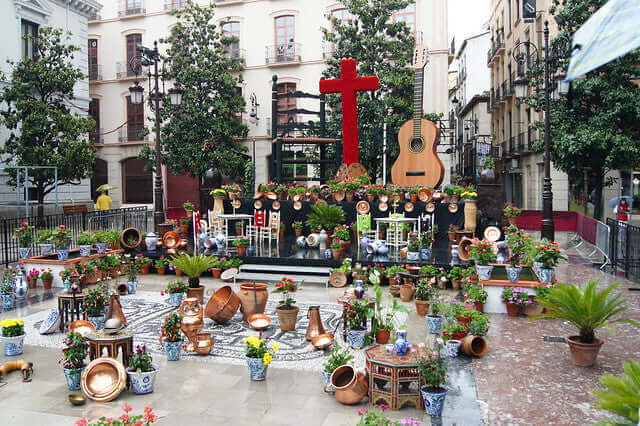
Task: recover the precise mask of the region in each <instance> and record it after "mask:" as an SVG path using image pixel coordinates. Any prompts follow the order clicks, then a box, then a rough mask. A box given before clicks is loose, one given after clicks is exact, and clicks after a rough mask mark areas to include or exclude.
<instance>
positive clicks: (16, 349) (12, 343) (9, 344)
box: [2, 334, 24, 356]
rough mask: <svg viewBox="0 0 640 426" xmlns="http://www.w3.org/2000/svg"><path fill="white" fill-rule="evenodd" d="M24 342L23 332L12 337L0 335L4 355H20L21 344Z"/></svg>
mask: <svg viewBox="0 0 640 426" xmlns="http://www.w3.org/2000/svg"><path fill="white" fill-rule="evenodd" d="M23 342H24V334H22V335H20V336H14V337H2V344H3V346H4V356H16V355H22V345H23Z"/></svg>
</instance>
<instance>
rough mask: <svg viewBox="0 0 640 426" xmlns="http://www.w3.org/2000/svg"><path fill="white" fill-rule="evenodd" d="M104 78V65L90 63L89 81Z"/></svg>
mask: <svg viewBox="0 0 640 426" xmlns="http://www.w3.org/2000/svg"><path fill="white" fill-rule="evenodd" d="M94 80H102V65H98V64H93V65H89V81H94Z"/></svg>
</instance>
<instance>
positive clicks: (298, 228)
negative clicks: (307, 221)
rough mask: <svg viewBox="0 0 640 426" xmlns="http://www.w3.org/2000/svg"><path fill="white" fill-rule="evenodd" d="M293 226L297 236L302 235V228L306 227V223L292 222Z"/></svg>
mask: <svg viewBox="0 0 640 426" xmlns="http://www.w3.org/2000/svg"><path fill="white" fill-rule="evenodd" d="M291 227H292V228H293V230H294V231H295V233H296V237H299V236H301V235H302V230H303V229H304V224H303V223H302V222H293V223H292V224H291Z"/></svg>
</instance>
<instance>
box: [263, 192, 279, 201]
mask: <svg viewBox="0 0 640 426" xmlns="http://www.w3.org/2000/svg"><path fill="white" fill-rule="evenodd" d="M265 196H266V197H267V200H271V201H274V200H277V199H278V194H276V193H275V192H267V193H266V194H265Z"/></svg>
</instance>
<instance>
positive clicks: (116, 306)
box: [107, 285, 127, 325]
mask: <svg viewBox="0 0 640 426" xmlns="http://www.w3.org/2000/svg"><path fill="white" fill-rule="evenodd" d="M125 287H126V285H125ZM111 318H118V319H119V320H120V323H121V324H122V325H127V318H126V317H125V316H124V311H123V310H122V304H121V303H120V296H118V295H117V294H112V295H111V297H110V298H109V312H108V313H107V319H111Z"/></svg>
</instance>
